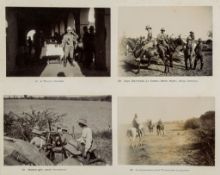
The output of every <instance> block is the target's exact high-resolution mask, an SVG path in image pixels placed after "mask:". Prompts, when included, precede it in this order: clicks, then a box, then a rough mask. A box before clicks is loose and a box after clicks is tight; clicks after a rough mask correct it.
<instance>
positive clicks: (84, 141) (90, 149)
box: [30, 118, 105, 165]
mask: <svg viewBox="0 0 220 175" xmlns="http://www.w3.org/2000/svg"><path fill="white" fill-rule="evenodd" d="M78 125H79V126H80V128H82V133H81V137H79V138H76V136H75V133H74V126H73V127H72V133H69V132H68V127H66V126H61V125H58V126H57V128H56V131H51V127H50V131H40V130H39V128H38V127H35V128H34V129H33V130H32V134H33V138H32V140H31V141H30V143H31V144H33V145H34V146H36V147H37V148H38V150H39V151H40V152H43V153H44V154H45V155H46V157H47V158H49V159H50V160H51V161H52V162H58V163H60V162H62V161H64V160H66V159H67V158H73V159H75V160H77V161H79V162H81V163H82V164H83V165H86V164H92V163H95V162H103V163H105V160H104V159H102V158H101V156H100V153H99V152H98V150H97V147H96V145H95V143H94V140H93V136H92V130H91V128H89V127H88V123H87V120H86V119H83V118H82V119H79V120H78ZM49 126H50V124H49ZM58 155H60V156H58ZM64 165H65V164H64Z"/></svg>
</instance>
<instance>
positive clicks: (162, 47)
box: [157, 28, 172, 67]
mask: <svg viewBox="0 0 220 175" xmlns="http://www.w3.org/2000/svg"><path fill="white" fill-rule="evenodd" d="M160 32H161V33H160V34H158V35H157V43H158V50H159V54H160V56H161V57H165V56H166V54H167V52H168V50H169V45H168V35H167V34H166V33H165V29H164V28H161V29H160ZM170 65H171V67H172V61H171V62H170Z"/></svg>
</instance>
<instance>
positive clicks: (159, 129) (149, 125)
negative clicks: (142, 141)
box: [132, 114, 164, 137]
mask: <svg viewBox="0 0 220 175" xmlns="http://www.w3.org/2000/svg"><path fill="white" fill-rule="evenodd" d="M145 125H146V126H147V128H148V131H149V133H153V129H154V126H156V130H157V135H161V134H162V135H164V123H163V122H162V120H161V119H159V120H158V122H156V123H155V125H154V124H153V122H152V120H148V121H147V122H146V123H145ZM132 127H133V128H135V129H136V133H137V137H141V136H143V134H144V133H145V131H144V127H145V126H142V125H141V124H140V122H139V121H138V116H137V114H135V115H134V118H133V120H132Z"/></svg>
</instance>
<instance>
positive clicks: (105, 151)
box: [3, 95, 112, 166]
mask: <svg viewBox="0 0 220 175" xmlns="http://www.w3.org/2000/svg"><path fill="white" fill-rule="evenodd" d="M111 101H112V100H111V96H31V95H23V96H16V95H15V96H4V138H3V145H4V165H5V166H25V165H27V166H30V165H31V166H85V165H89V166H98V165H99V166H104V165H111V164H112V112H111V111H112V104H111Z"/></svg>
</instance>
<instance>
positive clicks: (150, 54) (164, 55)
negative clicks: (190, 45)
mask: <svg viewBox="0 0 220 175" xmlns="http://www.w3.org/2000/svg"><path fill="white" fill-rule="evenodd" d="M152 43H153V44H152V46H151V47H148V48H144V45H145V42H144V40H143V39H142V38H140V39H131V38H129V39H127V46H129V48H130V49H131V53H132V54H133V56H134V57H135V59H136V62H137V63H138V70H137V74H138V73H139V72H140V67H141V64H147V68H148V67H149V66H150V63H151V59H152V58H154V57H157V56H158V55H159V58H160V59H161V60H162V61H163V64H164V73H167V72H169V67H173V57H174V53H175V52H177V50H178V49H179V48H181V49H180V50H182V49H183V45H182V44H180V43H179V42H178V39H175V38H171V37H170V38H168V39H167V46H168V47H166V46H163V45H160V44H157V43H156V41H154V40H153V41H152ZM168 62H170V65H168Z"/></svg>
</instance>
